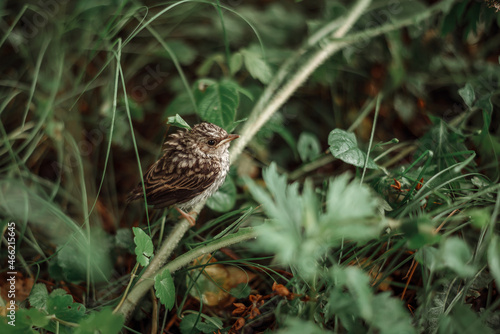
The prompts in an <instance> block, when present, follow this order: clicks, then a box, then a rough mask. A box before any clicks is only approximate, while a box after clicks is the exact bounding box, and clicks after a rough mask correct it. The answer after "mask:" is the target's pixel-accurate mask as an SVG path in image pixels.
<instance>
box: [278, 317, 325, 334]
mask: <svg viewBox="0 0 500 334" xmlns="http://www.w3.org/2000/svg"><path fill="white" fill-rule="evenodd" d="M285 327H286V328H283V329H281V330H279V331H277V332H276V334H305V333H307V334H327V333H333V332H332V331H328V330H324V329H321V328H320V327H319V326H318V325H317V324H315V323H314V322H312V321H307V320H302V319H299V318H292V317H289V318H287V320H286V324H285Z"/></svg>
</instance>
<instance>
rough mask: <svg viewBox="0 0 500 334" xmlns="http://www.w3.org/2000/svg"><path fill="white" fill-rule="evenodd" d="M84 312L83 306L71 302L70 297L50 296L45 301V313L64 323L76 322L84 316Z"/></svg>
mask: <svg viewBox="0 0 500 334" xmlns="http://www.w3.org/2000/svg"><path fill="white" fill-rule="evenodd" d="M85 310H86V309H85V306H83V304H80V303H74V302H73V297H72V296H71V295H63V296H61V295H55V296H52V295H50V296H49V298H48V299H47V313H48V314H54V315H55V316H56V317H57V318H59V319H62V320H65V321H69V322H78V321H79V320H80V319H82V318H83V316H84V315H85Z"/></svg>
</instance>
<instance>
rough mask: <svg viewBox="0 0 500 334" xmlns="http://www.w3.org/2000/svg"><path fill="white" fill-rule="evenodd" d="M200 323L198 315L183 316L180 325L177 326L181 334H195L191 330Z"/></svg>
mask: <svg viewBox="0 0 500 334" xmlns="http://www.w3.org/2000/svg"><path fill="white" fill-rule="evenodd" d="M199 321H201V317H200V316H199V315H198V314H188V315H186V316H184V318H182V320H181V324H180V325H179V329H180V330H181V333H182V334H191V333H196V331H194V330H193V329H194V328H195V327H196V324H197V323H198V322H199Z"/></svg>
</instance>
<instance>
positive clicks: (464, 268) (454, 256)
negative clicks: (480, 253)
mask: <svg viewBox="0 0 500 334" xmlns="http://www.w3.org/2000/svg"><path fill="white" fill-rule="evenodd" d="M440 251H441V259H442V261H443V264H444V265H445V266H447V267H448V268H450V269H451V270H453V271H454V272H456V273H457V274H458V275H459V276H460V277H472V276H474V274H475V273H476V270H475V269H474V267H473V266H472V265H470V264H469V262H470V261H471V259H472V254H471V251H470V249H469V247H468V246H467V244H466V243H465V241H463V240H462V239H459V238H456V237H450V238H447V239H446V240H445V241H444V244H443V245H442V246H441V247H440Z"/></svg>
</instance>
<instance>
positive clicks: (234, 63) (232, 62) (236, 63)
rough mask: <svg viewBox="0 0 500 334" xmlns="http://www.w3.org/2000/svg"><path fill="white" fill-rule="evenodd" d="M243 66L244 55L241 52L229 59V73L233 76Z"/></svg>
mask: <svg viewBox="0 0 500 334" xmlns="http://www.w3.org/2000/svg"><path fill="white" fill-rule="evenodd" d="M241 66H243V55H242V54H241V53H240V52H236V53H233V54H232V55H231V58H230V59H229V71H230V73H231V75H234V74H235V73H236V72H238V71H239V70H240V69H241Z"/></svg>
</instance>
